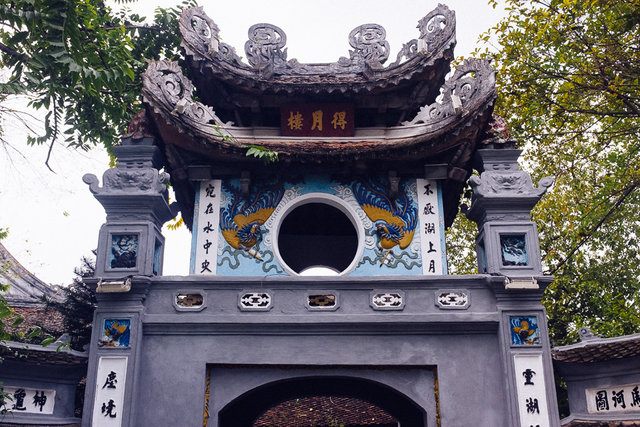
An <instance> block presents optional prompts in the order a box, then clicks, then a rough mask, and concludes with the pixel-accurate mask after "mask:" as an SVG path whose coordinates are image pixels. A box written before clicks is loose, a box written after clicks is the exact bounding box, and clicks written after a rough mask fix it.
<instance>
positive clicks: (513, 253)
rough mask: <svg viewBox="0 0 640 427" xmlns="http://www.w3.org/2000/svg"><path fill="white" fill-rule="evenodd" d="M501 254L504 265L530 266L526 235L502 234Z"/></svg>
mask: <svg viewBox="0 0 640 427" xmlns="http://www.w3.org/2000/svg"><path fill="white" fill-rule="evenodd" d="M500 254H501V255H502V265H516V266H527V265H529V257H528V255H527V240H526V236H525V235H524V234H501V235H500Z"/></svg>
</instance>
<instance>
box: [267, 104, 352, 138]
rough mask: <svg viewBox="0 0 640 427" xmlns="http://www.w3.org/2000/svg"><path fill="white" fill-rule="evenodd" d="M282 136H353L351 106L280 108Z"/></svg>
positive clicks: (326, 105)
mask: <svg viewBox="0 0 640 427" xmlns="http://www.w3.org/2000/svg"><path fill="white" fill-rule="evenodd" d="M280 118H281V119H280V131H281V133H282V135H283V136H324V137H349V136H353V135H354V132H355V128H354V113H353V104H297V105H284V106H282V107H281V108H280Z"/></svg>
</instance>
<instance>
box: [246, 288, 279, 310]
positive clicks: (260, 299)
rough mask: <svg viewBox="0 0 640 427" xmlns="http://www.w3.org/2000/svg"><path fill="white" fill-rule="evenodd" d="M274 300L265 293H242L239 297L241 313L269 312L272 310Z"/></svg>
mask: <svg viewBox="0 0 640 427" xmlns="http://www.w3.org/2000/svg"><path fill="white" fill-rule="evenodd" d="M272 304H273V298H272V297H271V294H270V293H268V292H264V291H258V292H247V291H245V292H242V293H241V294H240V295H239V296H238V307H239V308H240V311H269V310H271V308H272Z"/></svg>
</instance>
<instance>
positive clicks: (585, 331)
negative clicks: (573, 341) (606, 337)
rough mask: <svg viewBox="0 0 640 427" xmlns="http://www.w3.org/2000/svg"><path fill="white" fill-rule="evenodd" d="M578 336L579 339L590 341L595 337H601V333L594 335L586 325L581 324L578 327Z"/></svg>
mask: <svg viewBox="0 0 640 427" xmlns="http://www.w3.org/2000/svg"><path fill="white" fill-rule="evenodd" d="M578 336H579V337H580V341H591V340H594V339H596V338H602V335H594V334H593V332H591V329H590V328H589V327H588V326H583V327H582V328H580V329H578Z"/></svg>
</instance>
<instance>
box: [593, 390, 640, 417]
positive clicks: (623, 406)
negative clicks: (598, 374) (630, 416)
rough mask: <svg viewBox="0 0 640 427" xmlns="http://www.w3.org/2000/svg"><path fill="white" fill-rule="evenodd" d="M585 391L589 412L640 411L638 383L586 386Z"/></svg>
mask: <svg viewBox="0 0 640 427" xmlns="http://www.w3.org/2000/svg"><path fill="white" fill-rule="evenodd" d="M585 393H586V395H587V411H589V413H590V414H606V413H608V412H631V411H640V383H638V384H626V385H619V386H614V387H602V388H588V389H586V390H585Z"/></svg>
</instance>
